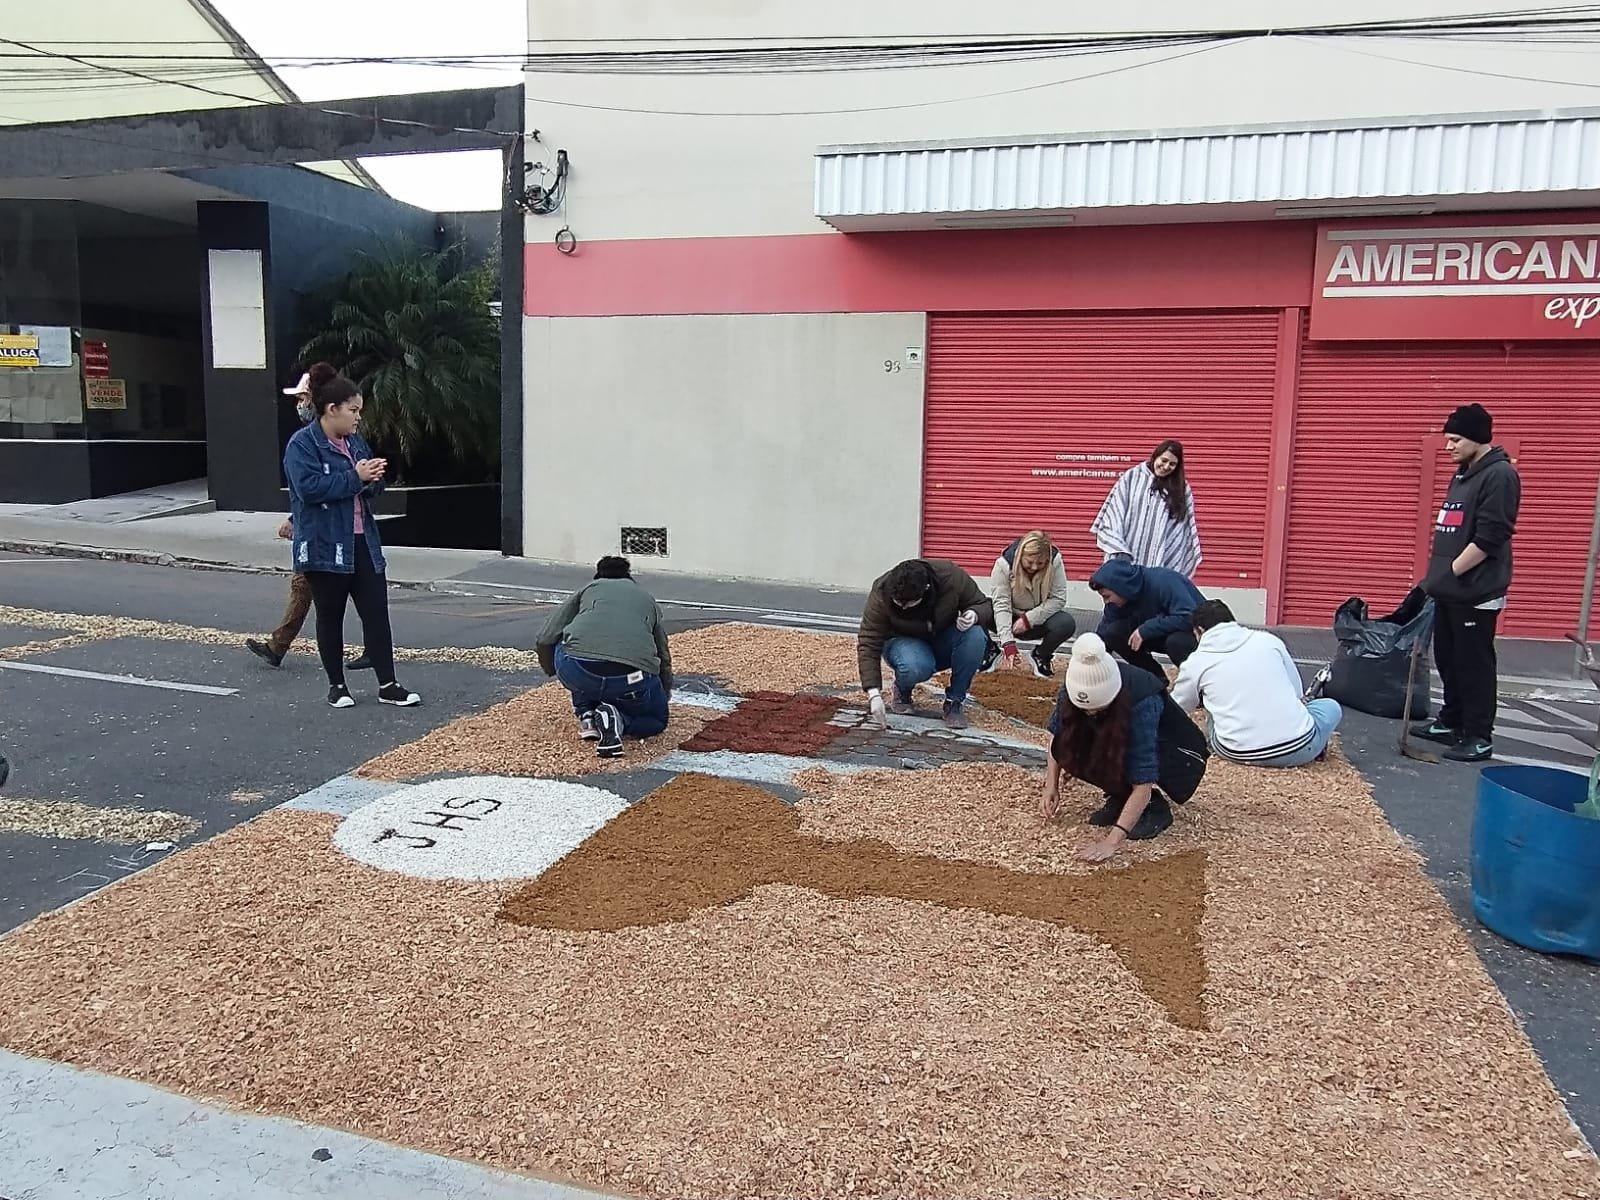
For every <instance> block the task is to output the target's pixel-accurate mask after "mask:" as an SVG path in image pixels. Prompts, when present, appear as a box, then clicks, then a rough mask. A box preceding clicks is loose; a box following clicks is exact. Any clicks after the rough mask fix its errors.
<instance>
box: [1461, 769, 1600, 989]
mask: <svg viewBox="0 0 1600 1200" xmlns="http://www.w3.org/2000/svg"><path fill="white" fill-rule="evenodd" d="M1588 791H1589V780H1588V777H1587V776H1585V775H1579V774H1577V773H1576V772H1573V771H1561V770H1557V769H1555V768H1553V767H1489V768H1486V769H1485V770H1484V771H1483V773H1482V774H1481V775H1479V777H1478V807H1477V812H1476V814H1475V815H1474V817H1473V821H1472V909H1473V911H1474V912H1475V913H1477V915H1478V920H1480V921H1482V922H1483V923H1484V924H1485V925H1487V926H1488V927H1489V928H1490V929H1492V930H1494V931H1495V932H1496V933H1498V934H1499V935H1500V936H1501V937H1505V938H1509V939H1511V940H1512V941H1513V942H1516V943H1517V944H1518V945H1521V946H1526V947H1528V948H1529V949H1530V950H1540V951H1543V952H1544V953H1546V954H1576V955H1580V956H1582V957H1584V958H1590V959H1596V960H1600V821H1594V820H1590V819H1588V818H1586V817H1580V816H1576V815H1575V814H1574V813H1573V811H1572V810H1573V808H1574V807H1576V806H1577V805H1579V804H1581V803H1583V801H1584V799H1585V797H1586V796H1587V795H1588Z"/></svg>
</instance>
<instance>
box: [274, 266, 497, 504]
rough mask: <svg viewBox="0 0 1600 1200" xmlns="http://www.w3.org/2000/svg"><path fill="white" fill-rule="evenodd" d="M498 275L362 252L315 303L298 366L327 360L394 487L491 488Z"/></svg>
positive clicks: (494, 446)
mask: <svg viewBox="0 0 1600 1200" xmlns="http://www.w3.org/2000/svg"><path fill="white" fill-rule="evenodd" d="M495 279H496V276H495V272H494V270H493V269H492V267H490V266H489V265H488V264H483V265H479V266H475V267H466V268H463V267H462V266H461V265H460V254H459V251H457V250H456V249H454V248H451V249H448V250H443V251H433V250H425V249H422V248H420V247H416V246H391V247H388V248H386V249H384V250H381V251H378V252H375V253H370V254H362V255H360V256H359V257H358V259H357V261H356V265H355V267H354V268H353V269H352V270H351V271H350V273H349V274H348V275H347V276H345V277H344V278H343V279H340V280H338V281H336V282H335V283H333V284H331V285H330V286H329V287H327V288H326V289H324V290H323V291H322V292H320V293H318V294H317V295H316V296H314V297H312V299H311V302H310V305H309V308H308V312H309V315H310V316H309V320H308V322H307V327H308V328H309V329H311V330H313V331H314V332H313V334H312V336H311V337H310V338H309V340H307V341H306V343H305V344H304V345H303V346H302V347H301V350H300V357H301V360H302V361H303V362H306V363H313V362H318V361H326V362H329V363H332V364H333V365H334V366H335V367H337V368H339V369H340V370H341V371H343V373H344V374H345V375H347V376H348V377H349V378H350V379H351V380H352V381H353V382H354V383H355V384H356V386H357V387H359V388H360V389H361V394H362V396H363V398H364V400H365V409H364V411H363V414H362V418H361V425H362V434H363V436H364V437H365V438H366V439H367V441H368V442H369V443H371V444H372V446H373V449H374V450H375V452H377V453H378V454H381V455H383V456H385V457H387V458H388V459H389V460H390V464H391V470H390V478H391V479H393V480H395V481H397V482H404V483H417V482H430V483H461V482H474V483H475V482H483V481H485V480H491V479H497V478H498V477H499V470H500V322H499V319H498V318H496V317H495V316H494V315H493V314H492V313H490V311H489V302H490V300H491V299H492V298H493V296H494V288H495Z"/></svg>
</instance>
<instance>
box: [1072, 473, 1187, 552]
mask: <svg viewBox="0 0 1600 1200" xmlns="http://www.w3.org/2000/svg"><path fill="white" fill-rule="evenodd" d="M1155 487H1156V474H1155V472H1154V471H1152V470H1151V469H1150V464H1149V463H1140V464H1139V465H1138V466H1136V467H1134V468H1133V469H1132V470H1129V471H1125V472H1123V474H1122V478H1120V479H1118V480H1117V482H1116V484H1115V485H1114V486H1113V487H1112V489H1111V494H1110V495H1109V496H1107V497H1106V502H1105V503H1104V504H1102V505H1101V506H1100V515H1099V516H1097V517H1096V518H1095V519H1094V524H1093V525H1091V526H1090V527H1089V530H1090V532H1091V533H1093V534H1094V540H1095V541H1096V542H1097V543H1098V544H1099V546H1100V549H1101V550H1102V551H1103V552H1104V553H1105V556H1106V557H1107V558H1108V559H1109V558H1115V557H1116V556H1117V555H1119V554H1126V555H1127V556H1128V557H1130V558H1131V559H1133V561H1134V562H1136V563H1138V564H1139V565H1140V566H1142V567H1167V568H1169V569H1170V570H1173V571H1177V572H1178V573H1179V574H1182V575H1187V576H1190V577H1191V578H1192V577H1193V575H1194V573H1195V571H1196V570H1197V569H1198V568H1199V566H1200V530H1199V528H1198V527H1197V526H1196V525H1195V520H1194V491H1193V489H1190V490H1189V494H1188V500H1189V505H1188V508H1189V512H1188V515H1187V516H1186V517H1185V518H1184V519H1183V520H1181V521H1174V520H1173V519H1172V517H1171V515H1170V514H1169V513H1168V512H1167V500H1166V497H1165V496H1163V495H1162V494H1161V493H1160V492H1158V491H1156V490H1155Z"/></svg>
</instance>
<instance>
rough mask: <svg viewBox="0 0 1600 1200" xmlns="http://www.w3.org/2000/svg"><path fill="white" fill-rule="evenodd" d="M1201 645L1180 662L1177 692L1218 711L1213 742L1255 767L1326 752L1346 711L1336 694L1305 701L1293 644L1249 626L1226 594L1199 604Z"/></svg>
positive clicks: (1183, 704)
mask: <svg viewBox="0 0 1600 1200" xmlns="http://www.w3.org/2000/svg"><path fill="white" fill-rule="evenodd" d="M1193 620H1194V632H1195V636H1196V637H1198V638H1199V639H1200V648H1199V649H1198V650H1197V651H1195V653H1194V654H1193V655H1191V656H1190V657H1189V658H1188V659H1187V660H1186V661H1185V662H1184V664H1183V665H1182V666H1181V667H1180V668H1178V680H1177V682H1176V683H1174V684H1173V685H1172V699H1173V700H1174V701H1175V702H1176V703H1177V705H1178V707H1179V708H1181V709H1183V710H1184V711H1185V712H1193V711H1194V710H1195V709H1197V708H1201V707H1203V708H1204V709H1205V710H1206V712H1207V713H1209V714H1210V716H1211V748H1212V749H1213V750H1215V751H1216V752H1217V754H1218V755H1220V756H1221V757H1223V758H1226V759H1230V760H1232V761H1233V762H1238V763H1245V764H1247V765H1249V766H1252V767H1303V766H1305V765H1306V764H1307V763H1310V762H1315V761H1316V760H1317V759H1319V758H1321V757H1322V755H1323V753H1324V752H1325V751H1326V750H1327V748H1328V742H1329V740H1330V739H1331V738H1332V737H1333V731H1334V730H1335V729H1337V728H1338V727H1339V721H1340V718H1342V717H1343V716H1344V710H1343V709H1341V708H1340V707H1339V704H1338V702H1337V701H1335V700H1312V701H1311V702H1309V703H1306V702H1304V701H1302V699H1301V694H1302V685H1301V682H1300V672H1299V671H1298V670H1297V669H1296V668H1295V665H1294V660H1293V659H1292V658H1290V657H1289V649H1288V647H1287V646H1285V645H1284V644H1283V642H1282V641H1280V640H1279V639H1278V638H1276V637H1274V636H1273V635H1272V634H1270V633H1267V632H1266V631H1265V630H1262V629H1246V628H1245V627H1244V626H1243V625H1240V624H1239V623H1238V622H1236V621H1235V620H1234V618H1233V613H1232V612H1231V611H1230V610H1229V608H1228V606H1227V605H1226V604H1224V603H1223V602H1222V601H1221V600H1207V601H1206V602H1205V603H1204V604H1201V605H1200V606H1199V607H1197V608H1196V609H1195V610H1194V617H1193Z"/></svg>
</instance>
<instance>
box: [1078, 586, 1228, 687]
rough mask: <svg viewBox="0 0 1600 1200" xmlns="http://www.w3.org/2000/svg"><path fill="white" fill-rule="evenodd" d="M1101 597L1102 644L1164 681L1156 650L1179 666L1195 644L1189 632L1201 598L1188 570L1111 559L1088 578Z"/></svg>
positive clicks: (1165, 676) (1192, 650) (1192, 631)
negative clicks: (1144, 565) (1173, 569)
mask: <svg viewBox="0 0 1600 1200" xmlns="http://www.w3.org/2000/svg"><path fill="white" fill-rule="evenodd" d="M1089 586H1090V587H1092V588H1093V589H1094V590H1095V591H1096V592H1098V593H1100V599H1101V600H1103V601H1105V606H1106V607H1105V612H1104V613H1103V614H1102V615H1101V618H1100V628H1099V630H1097V632H1098V633H1099V635H1100V638H1101V640H1102V641H1104V642H1105V644H1106V648H1107V649H1108V650H1110V651H1111V652H1112V653H1114V654H1117V655H1120V656H1121V657H1122V658H1123V660H1124V661H1126V662H1128V663H1130V664H1131V665H1133V666H1135V667H1142V668H1143V669H1144V670H1146V671H1149V672H1150V673H1151V674H1152V675H1154V676H1156V677H1157V678H1158V679H1160V680H1161V682H1162V684H1163V685H1164V684H1165V683H1166V682H1167V673H1166V672H1165V671H1163V670H1162V669H1161V664H1160V663H1158V662H1156V657H1155V656H1156V653H1157V652H1158V651H1159V652H1161V653H1163V654H1165V655H1166V656H1167V657H1168V658H1170V659H1171V660H1172V664H1173V666H1182V665H1183V662H1184V660H1185V659H1186V658H1188V657H1189V656H1190V655H1191V654H1193V653H1194V652H1195V651H1196V650H1197V649H1199V647H1200V643H1199V642H1198V641H1197V640H1196V639H1195V636H1194V610H1195V609H1196V608H1198V607H1199V606H1200V605H1201V604H1202V603H1204V601H1205V597H1204V596H1202V595H1201V594H1200V591H1199V589H1198V588H1196V587H1195V586H1194V584H1193V583H1191V582H1190V581H1189V577H1188V576H1187V575H1180V574H1179V573H1178V572H1177V571H1172V570H1169V569H1168V568H1166V567H1141V566H1139V565H1138V564H1137V563H1131V562H1122V561H1120V560H1117V559H1113V560H1112V561H1111V562H1108V563H1105V564H1104V565H1103V566H1101V568H1100V569H1099V570H1098V571H1096V572H1095V573H1094V575H1093V576H1092V577H1091V578H1090V579H1089Z"/></svg>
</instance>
